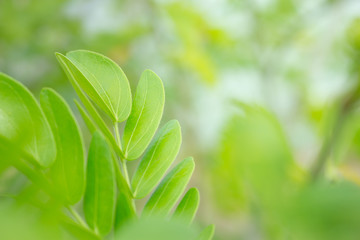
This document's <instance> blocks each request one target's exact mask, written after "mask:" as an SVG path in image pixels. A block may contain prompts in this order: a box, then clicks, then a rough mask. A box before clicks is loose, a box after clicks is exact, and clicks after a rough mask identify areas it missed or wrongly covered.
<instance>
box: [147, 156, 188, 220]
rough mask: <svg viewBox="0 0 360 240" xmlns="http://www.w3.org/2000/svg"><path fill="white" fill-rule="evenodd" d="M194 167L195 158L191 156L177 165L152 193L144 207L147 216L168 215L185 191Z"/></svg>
mask: <svg viewBox="0 0 360 240" xmlns="http://www.w3.org/2000/svg"><path fill="white" fill-rule="evenodd" d="M194 168H195V163H194V159H193V158H191V157H189V158H186V159H184V160H183V161H181V162H180V163H179V164H178V165H176V166H175V167H174V168H173V169H172V170H171V171H170V172H169V173H168V174H167V175H166V177H165V178H164V179H163V180H162V181H161V183H160V184H159V186H158V187H157V188H156V190H155V191H154V193H153V194H152V195H151V197H150V199H149V200H148V201H147V203H146V205H145V207H144V210H143V213H144V214H145V215H147V216H148V215H156V216H157V215H159V216H166V215H168V214H169V212H170V211H171V209H172V208H173V207H174V205H175V204H176V202H177V201H178V200H179V198H180V196H181V194H182V193H183V192H184V190H185V187H186V185H187V184H188V182H189V180H190V178H191V175H192V173H193V171H194Z"/></svg>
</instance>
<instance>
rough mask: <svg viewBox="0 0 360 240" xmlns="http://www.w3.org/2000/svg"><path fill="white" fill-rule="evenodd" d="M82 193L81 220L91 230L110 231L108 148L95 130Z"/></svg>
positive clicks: (112, 187)
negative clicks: (83, 217)
mask: <svg viewBox="0 0 360 240" xmlns="http://www.w3.org/2000/svg"><path fill="white" fill-rule="evenodd" d="M86 176H87V181H86V190H85V196H84V213H85V219H86V221H87V223H88V224H89V226H90V227H91V228H92V229H94V230H95V232H98V233H100V234H101V235H106V234H107V233H109V232H110V230H111V228H112V226H113V221H114V212H115V201H116V200H115V197H116V189H115V172H114V166H113V162H112V153H111V149H110V147H109V145H108V143H107V142H106V140H105V139H104V137H103V136H102V135H101V134H100V133H99V132H95V133H94V134H93V138H92V140H91V143H90V149H89V155H88V165H87V174H86Z"/></svg>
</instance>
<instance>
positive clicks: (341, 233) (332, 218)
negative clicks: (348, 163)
mask: <svg viewBox="0 0 360 240" xmlns="http://www.w3.org/2000/svg"><path fill="white" fill-rule="evenodd" d="M359 201H360V188H359V187H358V186H357V185H354V184H351V183H349V182H338V183H325V182H320V183H318V184H313V185H309V186H306V187H304V188H303V189H302V190H301V191H299V192H298V193H297V194H296V195H295V196H294V198H292V199H291V201H289V202H288V203H287V204H284V205H283V208H282V209H279V210H281V212H282V214H283V216H284V218H283V223H282V226H283V227H286V228H287V230H288V231H289V233H290V234H291V235H289V236H290V237H294V238H295V239H309V240H336V239H357V238H358V237H359V235H360V228H359V222H360V206H359Z"/></svg>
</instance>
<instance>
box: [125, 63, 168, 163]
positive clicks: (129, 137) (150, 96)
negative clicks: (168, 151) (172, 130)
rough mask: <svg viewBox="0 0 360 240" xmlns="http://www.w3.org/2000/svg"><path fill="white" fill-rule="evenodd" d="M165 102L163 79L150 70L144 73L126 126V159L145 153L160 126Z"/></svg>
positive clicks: (135, 157)
mask: <svg viewBox="0 0 360 240" xmlns="http://www.w3.org/2000/svg"><path fill="white" fill-rule="evenodd" d="M164 102H165V93H164V87H163V84H162V82H161V79H160V78H159V77H158V76H157V75H156V74H155V73H153V72H152V71H150V70H146V71H144V72H143V74H142V75H141V78H140V81H139V84H138V86H137V89H136V94H135V97H134V102H133V107H132V110H131V114H130V117H129V119H128V120H127V121H126V125H125V130H124V136H123V142H124V155H125V158H126V159H128V160H133V159H137V158H139V157H140V156H141V154H142V153H143V152H144V151H145V149H146V147H147V146H148V144H149V143H150V141H151V139H152V137H153V136H154V134H155V132H156V129H157V128H158V126H159V123H160V120H161V117H162V113H163V109H164Z"/></svg>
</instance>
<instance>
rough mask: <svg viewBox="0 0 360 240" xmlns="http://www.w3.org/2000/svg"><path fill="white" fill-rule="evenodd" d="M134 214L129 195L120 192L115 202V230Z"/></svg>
mask: <svg viewBox="0 0 360 240" xmlns="http://www.w3.org/2000/svg"><path fill="white" fill-rule="evenodd" d="M135 216H136V213H135V211H134V208H133V207H132V202H131V198H130V196H129V195H128V194H126V193H125V192H120V193H119V195H118V199H117V203H116V214H115V231H118V230H119V229H120V228H121V227H122V226H124V225H125V224H126V223H128V222H129V221H130V220H131V219H133V218H134V217H135Z"/></svg>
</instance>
